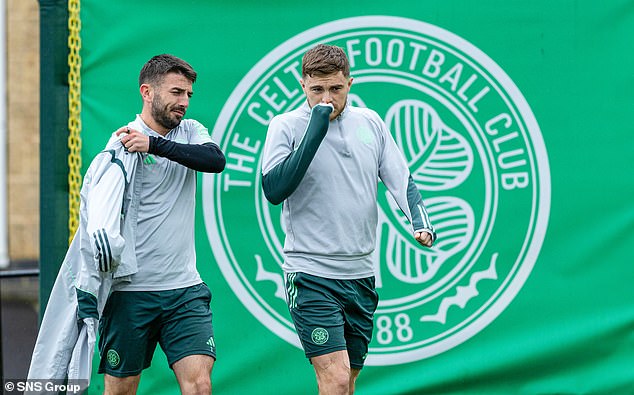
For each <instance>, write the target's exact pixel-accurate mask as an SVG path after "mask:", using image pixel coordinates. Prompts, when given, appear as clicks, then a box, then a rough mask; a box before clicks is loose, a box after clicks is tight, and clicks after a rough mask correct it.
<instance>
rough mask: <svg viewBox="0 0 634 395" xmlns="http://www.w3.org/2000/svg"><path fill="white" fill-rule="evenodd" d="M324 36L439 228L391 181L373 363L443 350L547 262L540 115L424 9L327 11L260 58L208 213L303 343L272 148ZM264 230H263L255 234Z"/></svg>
mask: <svg viewBox="0 0 634 395" xmlns="http://www.w3.org/2000/svg"><path fill="white" fill-rule="evenodd" d="M319 42H323V43H327V44H334V45H338V46H340V47H342V48H343V49H344V50H345V51H346V53H347V54H348V57H349V58H350V64H351V75H352V77H353V78H354V83H353V86H352V89H351V93H350V101H351V103H352V104H354V105H357V106H363V107H369V108H371V109H373V110H375V111H376V112H377V113H379V115H380V116H381V117H382V118H383V119H384V120H385V122H386V124H387V125H388V127H389V129H390V131H391V133H392V135H393V137H394V140H395V141H396V143H397V145H398V146H399V148H400V149H401V151H402V152H403V154H404V156H405V158H406V160H407V163H408V166H409V169H410V172H411V174H412V177H413V179H414V181H415V183H416V185H417V187H418V188H419V190H420V191H421V194H422V196H423V198H424V201H425V204H426V206H427V208H428V212H429V214H430V218H431V220H432V222H433V223H434V226H435V227H436V229H437V231H438V241H437V243H436V245H435V246H434V248H432V249H424V248H421V247H420V246H419V245H418V244H417V243H416V242H415V241H414V239H413V237H412V234H411V229H410V225H409V223H408V222H407V219H406V218H405V217H404V215H403V214H402V213H401V211H400V210H399V208H398V207H397V206H396V204H395V202H394V201H393V199H392V198H391V196H390V195H389V193H388V192H387V190H386V188H385V187H384V186H383V185H381V184H379V191H378V196H379V199H378V200H379V201H378V212H379V226H378V228H377V234H376V236H377V246H376V251H375V255H374V260H375V273H376V279H377V288H378V290H379V294H380V297H381V300H380V302H379V307H378V309H377V312H376V316H375V332H374V337H373V340H372V343H371V344H370V350H369V355H368V359H367V364H370V365H386V364H399V363H405V362H410V361H415V360H419V359H423V358H428V357H431V356H433V355H436V354H438V353H441V352H444V351H446V350H448V349H450V348H452V347H455V346H456V345H458V344H460V343H462V342H464V341H466V340H467V339H469V338H471V337H472V336H473V335H475V334H476V333H478V332H479V331H481V330H483V329H484V328H485V327H486V326H487V325H488V324H489V323H490V322H491V321H493V320H494V319H496V318H497V317H498V316H499V315H500V314H501V313H502V311H503V310H504V309H505V308H506V307H507V306H508V304H509V303H510V302H511V301H512V299H513V298H514V297H515V295H516V294H517V293H518V292H519V291H520V290H521V287H522V285H523V284H524V282H525V281H526V279H527V277H528V275H529V274H530V272H531V270H532V268H533V265H534V264H535V261H536V259H537V256H538V254H539V250H540V248H541V244H542V241H543V238H544V234H545V230H546V227H547V222H548V213H549V209H550V175H549V167H548V160H547V155H546V149H545V146H544V144H543V140H542V137H541V132H540V130H539V126H538V124H537V121H536V120H535V117H534V116H533V114H532V112H531V110H530V107H529V105H528V103H527V102H526V100H525V98H524V97H523V95H522V94H521V92H520V91H519V89H518V88H517V86H516V85H515V84H514V83H513V81H512V80H511V79H510V77H509V76H508V75H507V74H506V73H505V72H504V71H502V69H501V68H500V67H499V66H498V65H497V64H496V63H495V62H494V61H493V60H492V59H490V58H489V57H488V56H487V55H486V54H485V53H484V52H482V51H481V50H480V49H478V48H476V47H475V46H474V45H472V44H471V43H469V42H467V41H466V40H464V39H463V38H461V37H458V36H456V35H454V34H453V33H451V32H448V31H446V30H443V29H440V28H438V27H436V26H433V25H430V24H427V23H423V22H420V21H416V20H412V19H405V18H395V17H380V16H375V17H357V18H347V19H341V20H338V21H334V22H331V23H327V24H325V25H320V26H317V27H315V28H312V29H310V30H307V31H305V32H303V33H301V34H299V35H297V36H295V37H292V38H290V39H289V40H288V41H286V42H285V43H283V44H282V45H280V46H279V47H277V48H274V49H272V50H271V52H270V53H269V54H268V55H267V56H266V57H264V58H263V59H262V60H261V61H260V62H259V63H258V64H256V65H254V66H253V68H252V69H251V71H249V72H248V73H247V74H246V75H245V77H244V78H243V80H242V81H241V82H240V84H239V85H238V86H237V87H236V89H235V90H234V92H233V93H232V94H231V96H230V97H229V98H228V99H227V101H226V103H225V106H224V108H223V110H222V112H221V115H220V117H219V119H218V121H217V123H216V125H215V127H214V131H213V138H214V139H215V140H216V141H218V142H219V143H220V145H221V148H222V149H223V151H224V152H225V155H226V156H227V166H226V169H225V171H224V172H223V173H222V174H220V175H205V176H204V178H203V195H204V199H203V200H204V201H205V202H213V203H210V204H204V207H203V208H204V213H205V224H206V229H207V233H208V237H209V242H210V244H211V246H212V251H213V252H214V255H215V258H216V260H217V262H218V264H219V266H220V268H221V270H222V273H223V275H224V276H225V278H226V279H227V281H228V282H229V284H230V285H231V287H232V289H233V291H234V292H235V293H236V295H237V296H238V298H239V299H240V300H241V301H242V303H243V304H244V305H245V307H246V308H247V309H248V310H249V311H250V312H251V313H252V314H253V315H254V316H255V317H257V318H258V319H259V320H260V322H262V324H263V325H265V326H266V327H267V328H268V329H269V330H271V331H273V332H274V333H276V334H277V335H278V336H280V337H281V338H283V339H285V340H286V341H288V342H290V343H292V344H294V345H296V346H298V347H299V341H298V339H297V336H296V334H295V332H294V329H293V325H292V322H291V320H290V316H289V314H288V311H287V307H286V303H285V300H284V284H283V277H282V272H281V269H280V266H281V264H282V261H283V254H282V244H283V241H284V231H283V229H282V225H281V221H280V207H279V206H272V205H270V204H268V203H267V202H266V199H265V198H264V197H263V195H262V191H261V187H260V182H261V180H260V171H261V170H260V156H261V153H262V146H263V144H264V139H265V137H266V130H267V126H268V123H269V122H270V120H271V118H272V117H273V116H275V115H277V114H280V113H283V112H286V111H289V110H292V109H294V108H296V107H298V106H299V105H300V104H301V103H302V102H303V100H304V95H303V92H302V91H301V89H300V87H299V84H298V80H299V79H300V78H301V76H300V73H301V56H302V55H303V53H304V52H305V51H306V50H307V49H308V48H310V47H312V46H313V45H315V44H316V43H319ZM356 133H357V137H358V138H359V139H361V140H362V141H363V139H364V138H367V133H363V131H356ZM245 234H248V235H249V237H248V239H249V243H245V242H244V240H245ZM254 234H257V235H260V237H259V238H257V240H253V238H252V236H253V235H254ZM319 339H322V337H318V340H319Z"/></svg>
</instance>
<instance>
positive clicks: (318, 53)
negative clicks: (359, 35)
mask: <svg viewBox="0 0 634 395" xmlns="http://www.w3.org/2000/svg"><path fill="white" fill-rule="evenodd" d="M339 71H341V72H342V73H343V75H344V77H350V63H349V62H348V57H347V56H346V53H345V52H343V49H341V48H339V47H337V46H334V45H326V44H318V45H316V46H314V47H313V48H311V49H309V50H308V51H306V53H305V54H304V57H303V59H302V76H303V77H307V76H313V75H317V76H323V75H328V74H332V73H337V72H339Z"/></svg>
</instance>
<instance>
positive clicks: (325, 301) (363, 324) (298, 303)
mask: <svg viewBox="0 0 634 395" xmlns="http://www.w3.org/2000/svg"><path fill="white" fill-rule="evenodd" d="M286 298H287V302H288V307H289V311H290V313H291V318H292V319H293V323H294V324H295V329H296V330H297V334H298V335H299V339H300V341H301V343H302V346H303V348H304V352H305V353H306V357H307V358H309V359H310V358H312V357H317V356H320V355H324V354H329V353H331V352H334V351H340V350H347V351H348V357H349V358H350V366H351V367H352V368H354V369H361V368H362V367H363V362H364V360H365V357H366V356H367V353H368V345H369V344H370V340H371V339H372V330H373V328H374V323H373V319H374V312H375V311H376V307H377V305H378V301H379V297H378V295H377V293H376V290H375V285H374V277H367V278H361V279H358V280H333V279H327V278H321V277H317V276H312V275H309V274H306V273H287V274H286Z"/></svg>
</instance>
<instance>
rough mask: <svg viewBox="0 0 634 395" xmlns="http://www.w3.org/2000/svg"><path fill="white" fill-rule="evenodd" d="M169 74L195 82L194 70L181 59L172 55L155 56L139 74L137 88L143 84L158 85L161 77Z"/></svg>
mask: <svg viewBox="0 0 634 395" xmlns="http://www.w3.org/2000/svg"><path fill="white" fill-rule="evenodd" d="M169 73H179V74H182V75H184V76H185V77H186V78H187V79H188V80H190V81H191V82H192V84H193V83H194V82H196V76H197V74H196V72H195V71H194V68H193V67H192V66H191V65H190V64H189V63H187V62H185V61H184V60H183V59H180V58H177V57H176V56H174V55H168V54H162V55H156V56H154V57H153V58H152V59H150V60H148V61H147V62H146V63H145V64H144V65H143V68H141V73H139V86H141V85H143V84H160V83H161V82H162V80H163V77H164V76H165V75H166V74H169Z"/></svg>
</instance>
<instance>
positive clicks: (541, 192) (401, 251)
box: [81, 0, 634, 395]
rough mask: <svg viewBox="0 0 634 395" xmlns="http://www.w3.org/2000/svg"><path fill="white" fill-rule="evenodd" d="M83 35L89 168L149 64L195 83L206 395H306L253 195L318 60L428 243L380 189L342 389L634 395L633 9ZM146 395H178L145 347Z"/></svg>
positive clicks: (90, 4)
mask: <svg viewBox="0 0 634 395" xmlns="http://www.w3.org/2000/svg"><path fill="white" fill-rule="evenodd" d="M81 19H82V30H81V38H82V49H81V56H82V70H81V75H82V79H81V81H82V138H83V147H84V148H83V161H84V167H85V166H87V163H89V161H90V159H91V158H92V156H94V155H95V154H96V153H97V152H98V151H99V150H100V149H101V148H102V147H103V145H104V143H105V142H106V140H107V137H108V136H109V134H110V133H111V132H112V131H113V130H115V129H116V128H117V127H119V126H121V125H123V124H125V123H127V122H128V121H129V120H131V119H132V118H133V117H134V115H135V114H136V113H137V112H139V111H140V108H141V100H140V97H139V92H138V82H137V78H138V73H139V71H140V68H141V66H142V65H143V63H144V62H145V61H146V60H148V59H149V58H150V57H152V56H153V55H156V54H159V53H171V54H174V55H177V56H179V57H182V58H184V59H185V60H187V61H188V62H190V63H191V64H192V65H193V66H194V68H195V69H196V70H197V71H198V73H199V79H198V81H197V82H196V84H195V85H194V96H193V98H192V101H191V105H190V109H189V111H188V114H187V116H188V117H190V118H194V119H197V120H198V121H200V122H202V123H203V124H204V125H205V126H207V127H208V128H209V130H210V131H213V133H212V136H213V138H214V140H215V141H216V142H217V143H219V145H220V146H221V148H222V149H223V151H224V153H225V155H226V156H227V167H226V170H225V171H224V172H223V173H222V174H219V175H202V174H201V175H199V184H198V185H199V188H198V190H199V193H198V211H197V215H198V218H197V229H196V232H197V251H198V268H199V270H200V272H201V274H202V276H203V278H204V280H205V281H206V282H207V283H208V284H209V285H210V288H211V290H212V293H213V300H212V308H213V310H214V328H215V338H216V343H217V348H218V361H217V363H216V365H215V367H214V372H213V387H214V393H216V394H311V393H316V392H317V391H316V382H315V379H314V373H313V369H312V367H311V365H310V364H309V363H308V362H307V360H306V358H305V357H304V355H303V352H302V351H301V349H300V348H299V341H298V338H297V335H296V333H295V331H294V329H293V325H292V322H291V320H290V316H289V314H288V310H287V308H286V304H285V301H284V292H283V289H284V287H283V280H282V271H281V268H280V266H281V263H282V261H283V255H282V245H283V241H284V233H283V230H282V227H281V222H280V207H279V206H272V205H270V204H268V203H267V201H266V199H264V197H263V195H262V191H261V187H260V182H261V180H260V160H261V154H262V147H263V144H264V139H265V137H266V130H267V125H268V123H269V122H270V120H271V118H272V117H273V116H275V115H277V114H280V113H283V112H286V111H289V110H291V109H293V108H295V107H297V106H299V105H300V104H301V103H302V101H303V100H304V95H303V92H302V90H301V88H300V86H299V83H298V80H299V79H300V78H301V76H300V74H301V57H302V55H303V53H304V52H305V51H306V50H307V49H308V48H310V47H312V46H313V45H315V44H316V43H327V44H334V45H338V46H340V47H342V48H343V49H344V50H345V51H346V53H347V54H348V57H349V59H350V63H351V74H352V77H353V78H354V82H353V86H352V89H351V94H350V100H351V102H352V103H353V104H355V105H358V106H367V107H369V108H372V109H374V110H376V111H377V112H378V113H379V114H380V115H381V116H382V117H383V119H384V120H385V122H386V123H387V124H388V126H389V127H390V130H391V132H392V134H393V136H394V138H395V140H396V142H397V144H398V145H399V147H400V148H401V150H402V151H403V153H404V155H405V158H406V159H407V161H408V164H409V166H410V170H411V173H412V176H413V178H414V180H415V182H416V184H417V186H418V188H419V190H420V191H421V193H422V195H423V197H424V199H425V202H426V204H427V207H428V209H429V213H430V216H431V219H432V221H433V223H434V224H435V226H436V227H437V230H438V237H439V239H438V242H437V244H436V245H435V246H434V248H432V249H430V250H424V249H421V248H418V247H417V245H416V243H412V242H411V240H412V238H411V235H410V234H409V230H408V226H407V223H406V220H405V219H404V217H403V215H402V214H401V213H400V211H399V210H398V208H397V207H396V205H395V203H394V202H393V201H392V200H391V198H389V196H388V195H386V190H385V188H384V187H383V186H382V185H380V186H379V202H378V209H379V222H380V224H379V227H378V229H377V240H378V242H377V246H376V253H375V257H374V262H375V273H376V278H377V287H378V291H379V295H380V303H379V307H378V310H377V313H376V316H375V332H374V337H373V340H372V343H371V345H370V352H369V357H368V360H367V366H366V368H365V369H364V371H363V373H362V374H361V376H360V378H359V380H358V384H357V393H358V394H368V395H369V394H377V395H378V394H381V395H383V394H629V393H634V335H633V334H634V291H633V290H632V286H631V284H630V283H631V282H632V281H633V280H634V266H633V264H634V253H633V252H632V246H634V203H633V201H632V197H633V196H634V177H633V176H632V174H631V173H632V170H633V169H634V126H633V125H634V123H632V122H631V119H630V117H629V114H630V113H631V112H632V110H634V96H633V95H632V92H633V91H634V55H633V54H632V37H634V7H633V6H632V4H629V3H628V2H615V1H612V2H607V3H605V2H603V3H602V4H601V5H598V3H595V2H591V1H574V2H573V1H562V2H556V3H552V2H547V1H537V2H530V4H528V3H520V2H517V3H516V4H507V3H504V2H496V1H485V2H478V3H477V4H476V3H471V2H458V1H453V2H432V1H422V2H416V3H415V4H413V3H412V2H408V1H404V0H395V1H391V2H389V3H385V2H378V1H367V2H364V3H363V4H360V5H347V4H339V5H326V4H315V5H311V4H305V3H297V2H286V1H282V2H277V3H274V4H262V3H258V2H252V1H243V2H241V1H236V2H231V3H225V4H222V3H220V2H218V1H199V2H181V3H173V2H167V1H162V0H161V1H151V2H150V1H137V2H125V3H124V2H118V1H111V2H100V1H96V0H84V1H82V4H81ZM323 220H324V221H329V220H331V219H329V217H328V213H327V212H325V213H324V214H323ZM102 390H103V378H102V377H101V376H99V375H97V374H95V375H94V377H93V384H92V385H91V388H90V393H92V392H93V391H94V392H95V393H100V392H101V391H102ZM140 393H147V394H172V393H174V394H176V393H179V390H178V385H177V383H176V380H175V378H174V375H173V373H172V371H171V370H170V369H169V368H168V367H167V364H166V361H165V358H164V356H163V354H162V352H161V351H160V350H157V352H156V354H155V358H154V361H153V364H152V367H151V368H150V369H148V370H146V371H145V372H144V374H143V378H142V380H141V386H140Z"/></svg>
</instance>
